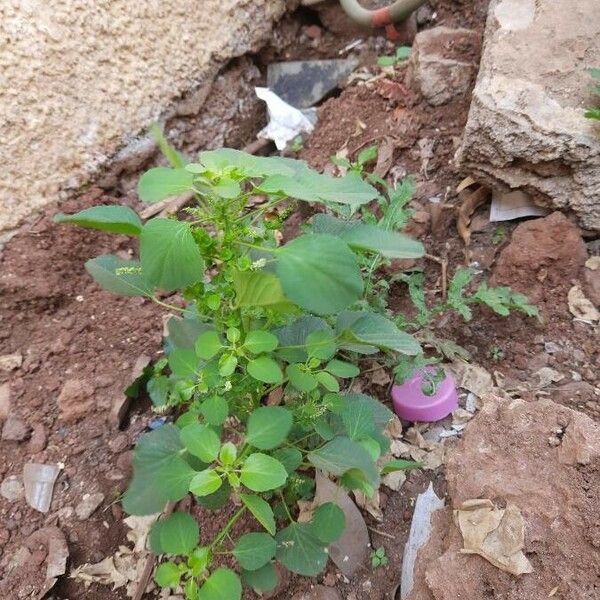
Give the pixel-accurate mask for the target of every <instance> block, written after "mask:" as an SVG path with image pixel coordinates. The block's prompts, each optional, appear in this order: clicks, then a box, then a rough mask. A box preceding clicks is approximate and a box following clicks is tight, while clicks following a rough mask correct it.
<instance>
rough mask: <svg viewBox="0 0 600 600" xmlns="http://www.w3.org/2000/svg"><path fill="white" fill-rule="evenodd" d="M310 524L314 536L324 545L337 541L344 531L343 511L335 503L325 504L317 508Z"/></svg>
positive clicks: (344, 518)
mask: <svg viewBox="0 0 600 600" xmlns="http://www.w3.org/2000/svg"><path fill="white" fill-rule="evenodd" d="M311 523H312V525H313V528H314V532H315V534H316V536H317V537H318V538H319V540H321V541H322V542H323V543H324V544H331V543H333V542H335V541H337V540H339V539H340V538H341V537H342V535H343V534H344V530H345V529H346V517H345V516H344V511H343V510H342V509H341V508H340V507H339V506H338V505H337V504H336V503H335V502H325V504H321V505H320V506H318V507H317V509H316V510H315V512H314V513H313V518H312V521H311Z"/></svg>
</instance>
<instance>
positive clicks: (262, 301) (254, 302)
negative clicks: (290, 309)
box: [233, 271, 288, 308]
mask: <svg viewBox="0 0 600 600" xmlns="http://www.w3.org/2000/svg"><path fill="white" fill-rule="evenodd" d="M233 286H234V288H235V294H236V306H237V307H240V308H242V307H246V306H277V305H280V304H285V303H287V302H288V300H287V299H286V297H285V296H284V294H283V289H282V287H281V282H280V281H279V279H278V278H277V277H276V276H275V275H274V274H273V273H269V272H268V271H234V272H233Z"/></svg>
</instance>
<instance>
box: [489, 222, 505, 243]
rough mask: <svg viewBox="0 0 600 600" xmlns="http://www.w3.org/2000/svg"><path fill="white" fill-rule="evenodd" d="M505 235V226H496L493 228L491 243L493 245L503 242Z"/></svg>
mask: <svg viewBox="0 0 600 600" xmlns="http://www.w3.org/2000/svg"><path fill="white" fill-rule="evenodd" d="M507 235H508V232H507V231H506V227H502V226H500V227H496V229H495V230H494V234H493V235H492V244H494V246H499V245H500V244H503V243H504V242H505V240H506V237H507Z"/></svg>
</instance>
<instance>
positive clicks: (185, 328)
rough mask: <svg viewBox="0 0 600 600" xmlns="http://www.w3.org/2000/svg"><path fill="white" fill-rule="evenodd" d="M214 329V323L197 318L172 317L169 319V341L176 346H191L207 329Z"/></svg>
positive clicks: (191, 347) (193, 345)
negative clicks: (210, 323)
mask: <svg viewBox="0 0 600 600" xmlns="http://www.w3.org/2000/svg"><path fill="white" fill-rule="evenodd" d="M211 329H214V327H213V325H209V324H208V323H202V322H201V321H198V320H197V319H191V318H184V319H180V318H179V317H171V318H170V319H169V320H168V321H167V331H168V332H169V337H168V339H169V343H170V344H171V345H172V346H173V347H174V348H190V349H193V348H194V347H195V345H196V340H197V339H198V337H199V336H200V335H202V334H203V333H204V332H205V331H209V330H211Z"/></svg>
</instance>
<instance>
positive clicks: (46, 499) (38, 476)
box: [23, 463, 60, 513]
mask: <svg viewBox="0 0 600 600" xmlns="http://www.w3.org/2000/svg"><path fill="white" fill-rule="evenodd" d="M59 473H60V467H59V466H58V465H43V464H40V463H26V464H25V465H24V466H23V483H24V485H25V500H26V501H27V504H29V506H31V507H32V508H35V510H39V511H40V512H43V513H47V512H48V511H49V510H50V504H51V502H52V493H53V491H54V482H55V481H56V478H57V477H58V474H59Z"/></svg>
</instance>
